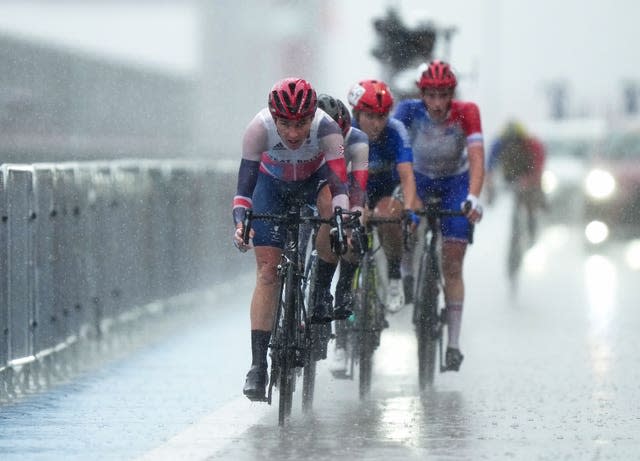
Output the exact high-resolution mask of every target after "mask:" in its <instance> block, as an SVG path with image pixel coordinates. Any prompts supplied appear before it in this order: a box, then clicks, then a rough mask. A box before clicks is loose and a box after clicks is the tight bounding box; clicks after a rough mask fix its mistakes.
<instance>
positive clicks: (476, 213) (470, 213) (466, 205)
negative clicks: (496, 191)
mask: <svg viewBox="0 0 640 461" xmlns="http://www.w3.org/2000/svg"><path fill="white" fill-rule="evenodd" d="M460 209H461V210H462V211H464V213H465V216H466V217H467V219H468V220H469V222H471V223H472V224H475V223H478V222H480V220H481V219H482V205H480V200H479V199H478V197H476V196H475V195H473V194H469V195H467V199H466V200H465V201H464V202H462V203H461V204H460Z"/></svg>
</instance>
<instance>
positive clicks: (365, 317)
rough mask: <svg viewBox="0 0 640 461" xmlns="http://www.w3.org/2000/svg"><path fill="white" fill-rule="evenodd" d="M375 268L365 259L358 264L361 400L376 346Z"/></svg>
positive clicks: (368, 385) (365, 393) (368, 383)
mask: <svg viewBox="0 0 640 461" xmlns="http://www.w3.org/2000/svg"><path fill="white" fill-rule="evenodd" d="M374 271H375V266H374V264H373V262H372V261H371V260H370V259H369V258H368V257H365V258H364V259H363V260H362V263H361V264H360V269H359V273H358V274H357V282H358V283H357V286H356V290H355V305H356V322H357V329H358V332H359V341H358V348H359V350H358V352H359V355H358V362H359V372H360V373H359V386H358V387H359V395H360V398H361V399H364V398H366V397H368V395H369V394H370V392H371V377H372V371H373V352H374V350H375V348H376V346H377V338H376V331H375V312H374V310H375V309H376V308H377V306H376V305H375V302H376V300H377V296H376V293H375V289H376V286H375V273H374Z"/></svg>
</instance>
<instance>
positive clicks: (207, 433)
mask: <svg viewBox="0 0 640 461" xmlns="http://www.w3.org/2000/svg"><path fill="white" fill-rule="evenodd" d="M270 410H271V407H270V406H269V405H267V404H266V403H253V402H250V401H249V400H247V399H246V398H244V397H242V398H239V399H236V400H233V401H231V402H229V403H227V404H225V405H224V406H222V407H220V408H218V409H217V410H216V411H214V412H212V413H210V414H208V415H207V416H205V417H203V418H202V419H200V420H199V421H197V422H196V423H194V424H193V425H191V426H189V427H188V428H187V429H185V430H184V431H182V432H180V433H179V434H176V435H175V436H174V437H172V438H171V439H169V440H168V441H167V442H165V443H164V444H162V445H160V446H158V447H156V448H154V449H153V450H151V451H148V452H147V453H145V454H143V455H142V456H140V457H139V458H136V461H163V460H171V461H174V460H177V459H184V460H187V459H188V460H189V461H198V460H205V459H207V458H210V457H211V456H213V455H215V454H216V453H217V452H218V451H220V450H221V449H223V448H224V447H225V446H226V445H227V444H229V443H231V442H232V441H233V440H234V439H235V438H237V437H238V436H240V435H242V434H243V433H244V432H245V431H246V430H247V429H248V428H249V427H251V426H252V425H253V424H255V423H256V421H258V420H260V419H262V418H263V417H265V415H266V414H267V413H268V412H269V411H270ZM274 424H275V425H277V424H278V421H277V419H276V420H275V421H274Z"/></svg>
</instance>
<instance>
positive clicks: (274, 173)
mask: <svg viewBox="0 0 640 461" xmlns="http://www.w3.org/2000/svg"><path fill="white" fill-rule="evenodd" d="M343 142H344V140H343V138H342V131H341V130H340V127H339V126H338V124H337V123H336V122H335V121H334V120H333V119H332V118H331V117H330V116H329V115H327V114H326V113H325V112H324V111H322V110H320V109H318V110H316V112H315V115H314V117H313V120H312V122H311V128H310V132H309V136H308V137H307V139H306V140H305V141H304V143H303V144H302V146H301V147H299V148H297V149H290V148H289V147H287V145H286V143H285V142H284V141H283V140H282V138H281V137H280V135H279V134H278V131H277V129H276V124H275V121H274V119H273V117H272V116H271V113H270V112H269V110H268V109H266V108H265V109H262V110H261V111H260V112H258V114H256V116H255V117H254V118H253V120H251V122H249V125H248V126H247V129H246V130H245V133H244V137H243V140H242V161H241V163H240V169H239V172H238V188H237V192H236V195H235V197H234V199H233V207H234V209H235V208H250V207H251V206H252V203H253V197H252V196H253V191H254V189H255V186H256V180H257V173H258V171H259V172H260V173H263V174H266V175H269V176H271V177H273V178H275V179H278V180H280V181H284V182H299V181H306V180H308V179H310V178H311V177H312V176H313V175H315V174H316V173H318V174H317V175H316V176H318V177H319V178H320V179H321V180H326V181H327V182H328V184H329V188H330V189H331V193H332V196H333V205H334V206H340V207H342V208H345V209H347V208H348V198H347V184H346V182H347V171H346V163H345V158H344V146H343Z"/></svg>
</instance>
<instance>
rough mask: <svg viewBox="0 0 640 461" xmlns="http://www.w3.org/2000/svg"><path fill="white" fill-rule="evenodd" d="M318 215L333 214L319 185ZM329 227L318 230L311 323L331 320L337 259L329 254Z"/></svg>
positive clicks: (323, 187)
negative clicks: (316, 265)
mask: <svg viewBox="0 0 640 461" xmlns="http://www.w3.org/2000/svg"><path fill="white" fill-rule="evenodd" d="M317 206H318V213H319V214H320V216H321V217H323V218H329V217H331V215H332V214H333V210H332V207H331V193H330V191H329V187H326V185H325V184H321V185H320V190H319V192H318V198H317ZM329 231H330V226H329V225H327V224H323V225H321V226H320V229H318V235H317V237H316V249H317V250H318V256H319V258H318V273H317V276H316V277H317V278H316V287H317V290H316V294H317V298H316V299H315V300H313V313H312V315H311V321H312V322H313V323H324V322H330V321H331V320H332V319H333V316H332V315H333V297H332V296H331V292H330V289H331V281H332V279H333V275H334V274H335V272H336V268H337V267H338V259H337V257H336V256H335V255H334V254H333V253H332V252H331V242H330V237H329Z"/></svg>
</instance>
